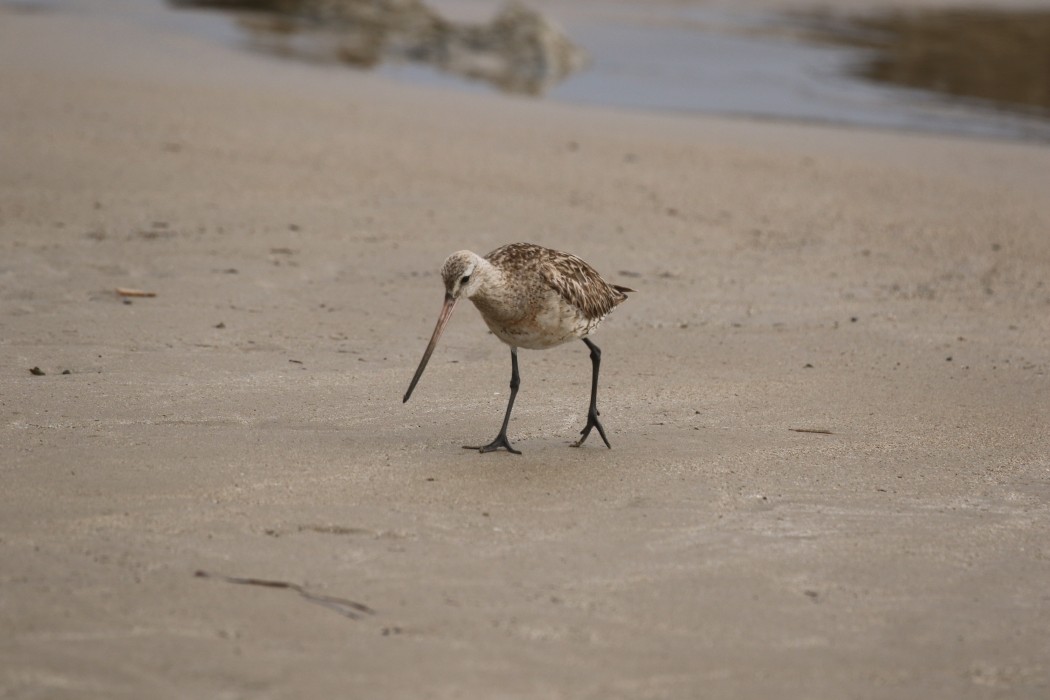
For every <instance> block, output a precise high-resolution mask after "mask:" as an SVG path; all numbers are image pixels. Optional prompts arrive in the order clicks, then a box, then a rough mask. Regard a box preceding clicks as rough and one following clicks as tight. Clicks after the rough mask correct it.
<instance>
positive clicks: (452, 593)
mask: <svg viewBox="0 0 1050 700" xmlns="http://www.w3.org/2000/svg"><path fill="white" fill-rule="evenodd" d="M554 6H555V3H545V4H542V5H541V7H544V8H552V7H554ZM164 17H165V15H163V14H162V13H160V12H158V8H156V7H153V6H147V5H143V4H142V3H137V2H132V1H131V0H90V2H85V3H83V4H81V5H74V6H65V5H62V6H58V7H51V8H49V7H48V6H46V5H45V6H44V7H43V8H37V9H32V10H30V9H25V8H23V9H19V8H18V7H17V6H14V5H3V6H0V85H3V86H4V90H3V93H4V94H3V97H2V99H0V371H2V375H3V380H2V384H0V483H2V484H3V488H2V489H0V629H2V630H3V632H4V634H3V635H2V639H0V697H4V698H143V697H150V698H220V697H221V698H291V697H295V698H330V697H351V698H421V697H423V698H687V697H705V698H752V697H779V698H800V699H801V698H829V699H830V698H843V697H852V698H895V699H900V698H931V697H937V698H1041V697H1045V696H1046V694H1047V692H1050V690H1048V689H1050V589H1048V587H1047V581H1050V437H1048V435H1050V433H1048V431H1047V429H1046V426H1047V419H1048V417H1050V342H1048V340H1050V235H1048V231H1050V197H1047V182H1048V173H1050V148H1047V146H1046V145H1045V144H1033V143H1023V142H1013V141H1006V140H989V139H977V138H958V137H951V136H938V135H932V134H911V133H902V132H893V131H883V130H866V129H857V128H838V127H833V126H820V125H807V124H799V123H781V122H777V121H772V120H748V119H730V118H714V117H709V116H704V115H663V114H657V113H647V112H641V111H630V110H603V109H600V108H592V107H584V106H572V105H566V104H558V103H554V102H549V101H542V100H534V99H528V98H520V97H506V96H501V95H497V94H494V93H491V94H490V93H482V92H469V93H459V92H452V91H446V90H443V89H439V88H434V87H426V86H416V85H409V84H405V83H402V82H397V81H391V80H387V79H385V78H384V77H383V76H380V75H376V74H374V73H368V72H360V71H353V70H348V69H346V68H342V67H339V66H326V65H322V66H317V65H310V64H308V63H304V62H296V61H285V60H281V59H280V58H279V57H275V56H267V55H259V54H256V53H251V52H247V51H242V50H239V49H238V48H237V47H235V46H231V45H228V44H225V43H223V42H218V41H212V40H210V39H209V38H208V37H207V36H204V35H200V34H194V33H191V32H185V31H182V28H181V26H179V22H180V21H189V20H178V21H176V20H171V22H173V23H170V24H169V21H168V20H166V19H164ZM513 241H529V242H533V243H538V244H542V245H546V246H550V247H552V248H556V249H559V250H565V251H569V252H572V253H575V254H577V255H579V256H581V257H582V258H584V259H585V260H587V261H588V262H590V263H591V264H592V265H594V267H595V268H596V269H597V270H598V271H599V272H601V273H602V275H603V276H604V277H605V278H606V279H607V280H609V281H610V282H612V283H615V284H620V285H624V286H628V287H631V288H632V289H634V290H636V293H634V294H631V295H630V298H629V300H628V301H627V302H625V303H624V304H623V305H622V306H620V307H619V308H617V309H616V310H615V312H614V313H613V314H612V315H611V316H610V317H609V318H608V319H607V320H606V321H605V322H604V324H603V325H602V327H601V329H600V330H599V331H598V332H597V333H596V334H595V335H594V336H593V340H594V342H595V343H596V344H597V345H599V346H600V347H601V349H602V353H603V354H602V374H601V384H600V389H599V397H598V398H599V407H600V409H601V416H602V421H603V423H604V425H605V427H606V430H607V433H608V436H609V440H610V442H611V444H612V449H607V448H606V447H604V445H602V444H601V441H600V440H598V439H596V438H597V436H592V438H591V440H589V441H588V443H587V444H586V445H585V446H584V447H582V448H579V449H574V448H573V447H571V443H572V442H573V440H574V439H575V438H576V436H577V433H578V432H579V430H580V429H581V428H582V427H583V424H584V421H585V420H586V408H587V399H588V392H589V388H590V370H591V365H590V360H589V359H588V355H587V349H586V347H585V346H584V345H583V344H582V343H579V342H574V343H569V344H567V345H563V346H560V347H558V348H555V349H552V350H549V351H545V352H536V351H526V350H522V351H521V352H520V353H519V355H520V357H519V360H520V364H521V382H522V383H521V390H520V393H519V394H518V396H517V403H516V405H515V410H514V416H513V420H512V421H511V423H510V431H509V432H510V437H511V439H512V440H513V441H514V444H515V446H516V447H517V448H518V449H520V450H522V452H523V454H522V455H521V456H517V455H512V454H508V453H506V452H497V453H492V454H485V455H481V454H478V453H477V452H475V451H468V450H464V449H462V445H472V444H484V443H485V442H488V441H489V440H490V439H491V438H492V437H493V436H494V435H495V434H496V432H497V430H498V428H499V421H500V420H501V418H502V415H503V410H504V407H505V405H506V400H507V392H508V388H507V383H508V381H509V370H510V367H509V364H510V363H509V354H510V353H509V352H508V350H507V347H506V346H505V345H503V344H502V343H501V342H499V341H498V340H497V339H496V338H495V336H493V335H491V334H490V333H489V332H488V329H487V328H486V327H485V325H484V323H483V321H482V320H481V318H480V316H479V315H478V313H477V312H476V311H475V310H474V309H473V308H471V307H470V305H467V304H461V308H459V310H458V311H457V313H456V315H455V316H454V317H453V319H452V321H451V323H450V325H449V327H448V329H447V330H446V332H445V336H444V338H443V340H442V343H441V345H439V347H438V349H437V351H436V352H435V354H434V356H433V358H432V359H431V361H430V365H429V368H428V369H427V372H426V374H425V375H424V376H423V378H422V380H421V382H420V384H419V386H418V387H417V388H416V390H415V393H414V395H413V397H412V400H411V401H409V402H408V403H402V395H403V394H404V391H405V389H406V387H407V385H408V382H409V380H410V379H411V376H412V372H413V371H414V370H415V367H416V364H417V363H418V362H419V359H420V356H421V354H422V352H423V349H424V347H425V345H426V342H427V340H428V339H429V337H430V333H431V331H432V329H433V326H434V322H435V320H436V318H437V314H438V311H439V309H440V307H441V301H442V296H443V293H444V290H443V288H442V282H441V277H440V266H441V263H442V261H443V260H444V259H445V257H446V256H447V255H448V254H449V253H452V252H453V251H456V250H460V249H471V250H474V251H476V252H478V253H480V254H484V253H486V252H488V251H490V250H492V249H494V248H496V247H497V246H499V245H502V244H504V243H509V242H513ZM118 289H121V290H124V292H123V293H122V294H121V293H118V292H117V290H118ZM139 293H145V294H151V295H154V296H139V295H138V294H139ZM34 368H36V369H37V370H38V371H37V372H36V373H32V372H31V371H30V370H31V369H34ZM224 577H225V578H224Z"/></svg>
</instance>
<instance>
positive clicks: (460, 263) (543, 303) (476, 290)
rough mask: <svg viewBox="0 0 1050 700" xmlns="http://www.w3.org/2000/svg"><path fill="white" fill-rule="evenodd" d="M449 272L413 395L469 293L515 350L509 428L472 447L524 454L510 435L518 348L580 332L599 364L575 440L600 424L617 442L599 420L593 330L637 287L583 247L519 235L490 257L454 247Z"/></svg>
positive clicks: (600, 429) (446, 270)
mask: <svg viewBox="0 0 1050 700" xmlns="http://www.w3.org/2000/svg"><path fill="white" fill-rule="evenodd" d="M441 278H442V280H443V281H444V283H445V303H444V305H443V306H442V308H441V314H440V315H439V316H438V322H437V325H436V326H435V327H434V333H433V335H432V336H431V338H430V343H429V344H428V345H427V349H426V351H425V352H424V353H423V359H422V360H420V362H419V367H418V368H417V369H416V373H415V375H414V376H413V377H412V383H411V384H409V387H408V391H407V392H405V398H404V400H405V401H408V399H409V397H411V396H412V391H413V390H414V389H415V387H416V383H417V382H418V381H419V378H420V377H421V376H422V375H423V370H424V369H425V368H426V366H427V362H428V361H429V360H430V355H431V354H432V353H433V352H434V348H435V347H436V346H437V341H438V338H439V337H440V336H441V332H442V331H443V330H444V328H445V325H446V324H447V323H448V320H449V318H451V316H452V311H453V310H454V309H455V307H456V303H457V302H458V301H459V300H460V299H461V298H462V297H466V298H468V299H470V300H471V301H472V302H473V303H474V306H476V307H477V309H478V311H480V312H481V317H482V318H483V319H484V320H485V323H486V325H488V327H489V329H490V330H491V331H492V332H493V333H494V334H495V335H496V336H497V337H498V338H499V339H500V340H502V341H503V342H504V343H506V344H507V345H509V346H510V352H511V382H510V389H511V391H510V399H509V401H508V402H507V412H506V414H505V415H504V417H503V428H502V429H501V430H500V433H499V435H498V436H497V437H496V439H495V440H493V441H492V442H491V443H489V444H488V445H484V446H483V447H478V448H473V447H472V448H469V449H478V450H480V451H481V452H491V451H493V450H497V449H499V448H501V447H502V448H504V449H506V450H507V451H508V452H513V453H515V454H520V452H518V451H517V450H515V449H514V448H513V447H511V445H510V441H509V440H508V439H507V424H508V423H509V422H510V413H511V409H512V408H513V406H514V397H515V396H516V395H517V393H518V386H519V384H520V378H519V375H518V348H528V349H534V350H539V349H544V348H550V347H554V346H555V345H560V344H562V343H565V342H568V341H570V340H574V339H581V340H583V342H584V343H586V344H587V347H588V348H590V351H591V364H592V370H593V371H592V377H591V403H590V408H589V410H588V415H587V425H586V426H585V427H584V429H583V430H582V431H580V432H581V437H580V439H579V440H578V441H576V443H575V446H576V447H579V446H580V445H582V444H583V442H584V440H586V439H587V436H588V435H589V434H590V432H591V428H598V434H599V435H601V437H602V440H603V441H605V444H606V446H609V447H611V445H609V440H608V438H606V436H605V429H604V428H603V427H602V424H601V422H600V421H599V420H598V409H597V393H598V369H599V365H600V362H601V350H599V349H598V346H597V345H595V344H594V343H592V342H591V341H590V340H589V339H588V338H587V336H588V335H590V334H591V333H593V332H594V331H595V329H597V328H598V325H599V324H600V323H601V322H602V320H603V319H604V318H605V317H606V316H608V315H609V313H610V312H611V311H612V310H613V309H614V308H615V307H616V306H618V305H619V304H621V303H623V302H624V301H625V300H626V299H627V292H633V291H634V290H633V289H628V288H627V287H621V286H618V285H615V284H609V283H608V282H606V281H605V280H603V279H602V278H601V275H599V274H598V273H597V272H596V271H595V270H594V268H593V267H591V266H590V265H588V264H587V263H586V262H584V261H583V260H581V259H580V258H578V257H576V256H575V255H570V254H569V253H563V252H561V251H557V250H551V249H550V248H544V247H543V246H538V245H533V244H531V243H511V244H509V245H505V246H503V247H501V248H497V249H496V250H494V251H492V252H491V253H489V254H488V255H486V256H485V257H481V256H479V255H477V254H476V253H472V252H470V251H469V250H461V251H459V252H457V253H453V254H452V255H450V256H449V257H448V258H447V259H446V260H445V263H444V265H443V266H442V268H441Z"/></svg>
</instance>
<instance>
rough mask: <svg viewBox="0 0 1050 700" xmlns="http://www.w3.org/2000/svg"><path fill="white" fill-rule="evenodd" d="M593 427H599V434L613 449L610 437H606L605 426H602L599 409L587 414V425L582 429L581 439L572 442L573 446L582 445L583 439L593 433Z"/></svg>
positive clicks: (607, 445) (606, 444)
mask: <svg viewBox="0 0 1050 700" xmlns="http://www.w3.org/2000/svg"><path fill="white" fill-rule="evenodd" d="M591 428H597V429H598V434H599V435H601V436H602V441H603V442H604V443H605V446H606V447H608V448H609V449H610V450H611V449H612V445H610V444H609V438H607V437H605V428H603V427H602V422H601V421H600V420H598V411H597V410H593V411H590V412H589V413H588V414H587V425H585V426H584V427H583V430H581V431H580V439H579V440H577V441H576V442H574V443H572V446H573V447H582V446H583V441H584V440H586V439H587V436H588V435H590V434H591Z"/></svg>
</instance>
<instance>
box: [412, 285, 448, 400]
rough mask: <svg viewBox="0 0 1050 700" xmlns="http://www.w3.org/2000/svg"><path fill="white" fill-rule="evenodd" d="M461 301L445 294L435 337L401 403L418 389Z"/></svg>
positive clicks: (431, 338)
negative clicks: (442, 333) (442, 334)
mask: <svg viewBox="0 0 1050 700" xmlns="http://www.w3.org/2000/svg"><path fill="white" fill-rule="evenodd" d="M457 301H459V300H458V299H456V298H455V297H453V296H452V295H451V294H449V293H447V292H446V293H445V303H444V305H443V306H442V307H441V314H440V315H439V316H438V320H437V325H436V326H434V335H432V336H430V343H429V344H428V345H427V349H426V351H425V352H424V353H423V359H422V360H420V361H419V367H417V368H416V374H415V376H413V377H412V383H411V384H409V385H408V391H406V392H405V398H404V399H402V401H401V403H405V402H406V401H408V399H409V397H411V396H412V390H413V389H415V388H416V383H417V382H418V381H419V378H420V377H422V376H423V370H425V369H426V368H427V362H429V361H430V356H431V355H432V354H433V353H434V348H435V347H436V346H437V342H438V338H440V337H441V331H443V330H445V326H446V325H447V324H448V320H449V319H450V318H452V310H453V309H455V308H456V302H457Z"/></svg>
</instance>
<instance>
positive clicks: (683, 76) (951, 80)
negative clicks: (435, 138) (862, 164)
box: [19, 0, 1050, 142]
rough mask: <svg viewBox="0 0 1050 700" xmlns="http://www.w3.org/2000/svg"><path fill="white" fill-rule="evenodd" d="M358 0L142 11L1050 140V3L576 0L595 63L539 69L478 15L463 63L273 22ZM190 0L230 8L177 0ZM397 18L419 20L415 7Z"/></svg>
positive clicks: (244, 36) (418, 68) (792, 109)
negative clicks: (736, 5)
mask: <svg viewBox="0 0 1050 700" xmlns="http://www.w3.org/2000/svg"><path fill="white" fill-rule="evenodd" d="M67 1H68V2H70V3H72V2H73V0H20V3H19V4H20V5H21V6H24V7H31V6H46V7H48V8H52V9H54V8H59V9H60V8H61V7H63V6H64V5H65V4H66V2H67ZM353 1H354V0H333V1H330V2H326V1H325V0H167V1H166V2H165V0H143V7H144V8H145V7H146V6H152V7H154V8H156V7H158V5H159V6H161V7H163V10H162V12H163V13H165V14H166V16H168V17H169V19H170V21H171V24H172V26H176V27H178V28H179V29H180V30H183V31H192V32H194V33H197V34H198V35H204V36H207V37H209V38H210V39H212V40H214V41H223V42H227V43H236V44H238V45H241V46H245V47H247V48H250V49H253V50H264V51H269V52H271V53H278V54H280V55H283V56H286V57H289V58H297V59H305V60H313V61H317V60H321V61H340V62H343V63H347V64H348V65H351V66H353V67H354V68H355V69H369V70H374V71H376V72H379V73H381V74H384V75H386V76H388V77H390V78H391V79H394V80H398V81H405V82H411V83H425V84H432V85H433V84H436V85H441V86H444V87H448V88H450V89H457V90H471V91H478V90H491V89H493V88H495V89H497V90H503V91H508V92H516V93H524V94H528V95H532V96H541V95H542V96H545V97H546V98H547V99H553V100H558V101H562V102H570V103H582V104H592V105H598V106H606V107H613V108H627V109H645V110H657V111H674V112H687V113H689V112H693V113H706V114H720V115H735V116H743V117H749V118H763V119H787V120H796V121H806V122H824V123H835V124H842V125H854V126H866V127H876V128H887V129H900V130H918V131H932V132H939V133H950V134H961V135H969V136H981V137H994V138H1008V139H1020V140H1029V141H1038V142H1050V10H1047V11H1026V12H993V11H990V10H966V11H962V10H941V11H924V12H894V13H889V14H882V15H866V16H853V17H848V16H843V15H838V14H827V13H824V14H820V13H811V14H799V13H795V14H774V13H767V12H756V11H748V10H743V9H731V10H724V9H723V10H715V9H711V8H710V7H709V6H706V5H700V6H697V5H692V4H689V3H666V4H665V3H652V4H650V3H636V2H635V3H632V2H622V3H618V2H616V1H615V0H609V2H603V3H595V4H594V5H593V6H592V5H591V4H586V3H581V4H580V5H579V6H577V5H575V4H573V3H565V5H564V9H565V11H566V17H565V18H558V17H554V18H551V19H554V20H555V25H554V29H555V30H556V29H557V27H558V25H559V24H560V26H561V27H562V28H564V30H565V33H566V35H567V37H568V41H567V42H566V46H572V45H575V46H578V47H582V49H583V51H584V52H585V53H586V55H587V60H586V62H583V61H579V60H577V57H576V56H575V55H573V54H572V51H574V49H569V48H566V46H561V47H560V48H559V49H558V50H559V51H561V52H562V54H561V56H562V58H560V59H558V60H560V61H561V63H560V64H559V63H558V61H557V60H555V61H551V60H546V59H544V58H543V57H542V56H541V57H540V59H539V61H538V63H536V64H535V65H533V66H532V68H527V69H522V68H521V66H520V65H516V64H520V63H521V61H517V60H515V59H516V58H522V60H536V58H537V57H536V55H535V52H532V53H530V51H529V50H525V51H522V50H521V48H520V45H519V46H518V48H516V49H513V50H508V51H504V52H502V53H500V48H499V41H498V40H497V41H489V43H488V44H487V45H485V46H482V48H483V49H484V50H483V51H482V52H481V53H478V54H477V55H472V54H471V51H472V50H473V48H474V45H480V44H485V41H487V40H488V35H485V34H484V33H480V34H479V33H477V32H476V31H475V29H476V26H478V25H469V24H467V23H451V22H450V23H449V24H451V25H454V26H453V28H452V29H451V30H450V31H451V33H452V34H453V35H454V37H459V39H456V41H458V42H459V43H458V44H457V43H454V44H453V45H452V46H453V52H455V53H456V56H455V57H454V59H455V60H450V59H449V55H450V50H449V48H448V46H447V45H444V46H438V47H437V48H435V44H434V42H433V41H432V40H431V38H430V34H426V35H422V36H423V39H422V40H421V42H420V43H419V44H417V45H413V44H412V41H411V39H412V37H411V36H410V37H409V40H406V39H405V36H404V34H401V35H398V34H397V33H396V31H394V32H391V30H390V28H389V27H383V26H381V24H377V23H375V22H373V24H372V25H370V26H372V27H373V28H372V29H369V28H368V27H365V28H364V29H365V30H366V31H362V27H361V26H360V25H361V23H360V22H357V21H355V22H352V23H349V24H347V23H345V22H344V24H343V26H342V27H339V28H333V27H332V26H324V20H323V18H322V19H321V20H320V21H318V18H317V16H315V15H310V16H309V17H308V19H309V20H310V21H311V22H313V24H312V25H310V26H309V27H308V29H307V30H304V29H303V25H302V24H295V23H290V22H288V21H285V20H284V19H281V18H280V17H278V21H276V22H274V21H273V17H274V16H277V15H278V14H279V12H283V13H284V15H282V16H283V17H287V15H288V10H287V8H288V7H290V6H291V7H294V8H301V7H306V8H308V13H312V12H314V9H313V8H316V7H329V6H331V5H332V4H338V3H340V2H350V3H352V2H353ZM187 2H188V3H191V4H192V3H200V2H204V3H209V4H213V5H222V6H225V9H224V10H222V11H214V10H211V11H202V10H187V9H180V8H179V7H177V6H179V5H182V4H185V3H187ZM384 3H385V4H388V5H394V6H399V5H406V6H413V5H419V6H422V7H423V11H424V14H425V16H424V17H423V19H424V20H426V21H435V20H433V18H435V17H436V18H437V20H436V21H437V22H439V23H441V22H445V15H444V11H445V10H449V9H452V8H453V7H455V6H456V5H457V4H459V5H462V3H461V1H460V0H429V1H428V2H426V4H425V5H423V4H422V3H420V2H418V0H383V2H375V3H372V4H376V5H383V4H384ZM365 4H366V5H367V4H369V3H365ZM246 6H250V7H251V9H252V10H254V14H252V15H250V17H249V19H248V21H246V19H245V18H246V15H245V14H243V13H240V12H233V11H230V10H231V9H238V10H239V9H243V8H244V7H246ZM479 7H483V8H484V9H487V10H489V11H490V17H491V16H492V15H493V14H494V13H495V12H496V10H497V9H498V8H497V5H496V4H495V3H493V4H492V5H491V6H488V5H484V6H482V5H476V7H475V8H474V9H478V8H479ZM274 8H278V11H279V12H278V11H275V10H274ZM417 9H418V8H417ZM268 12H269V13H272V14H270V15H267V14H266V13H268ZM392 16H394V17H396V18H399V19H396V20H395V21H398V22H402V23H404V22H405V20H404V15H403V13H394V14H393V15H392ZM268 17H269V19H267V18H268ZM484 19H485V18H483V20H484ZM559 19H561V21H560V22H558V21H557V20H559ZM260 20H263V21H260ZM267 21H269V22H270V25H269V27H270V28H269V29H268V28H267V26H268V25H267ZM370 21H372V20H370ZM490 24H491V23H490ZM442 26H443V25H442ZM443 31H444V29H443ZM369 32H372V33H373V34H374V33H379V34H381V35H382V38H383V39H384V40H386V41H387V42H388V46H389V49H390V50H387V51H385V52H383V51H376V50H374V49H375V47H374V46H373V45H372V44H373V42H372V41H371V40H370V38H369V37H370V34H369ZM472 32H473V33H472ZM409 33H410V34H411V32H409ZM508 34H513V32H510V33H508V32H505V31H504V32H503V33H502V34H501V33H500V32H496V36H497V39H498V37H499V36H506V35H508ZM348 36H352V37H353V39H352V41H350V42H348V41H347V40H346V37H348ZM390 36H393V37H394V39H393V40H390V39H389V37H390ZM463 37H465V38H466V39H465V40H461V39H462V38H463ZM479 37H482V38H483V39H485V41H483V40H482V39H479ZM518 38H520V37H518ZM541 43H542V42H541ZM347 46H352V47H355V48H354V50H351V51H348V50H347ZM358 48H360V49H361V50H358ZM362 51H364V52H365V53H362ZM486 52H488V53H486ZM365 54H367V55H365ZM566 56H567V58H566ZM545 60H546V62H545ZM501 65H502V68H501V67H500V66H501ZM443 71H444V72H443ZM464 75H467V76H473V79H470V78H466V77H463V76H464ZM508 76H509V77H508ZM479 79H480V80H479ZM484 81H487V82H484Z"/></svg>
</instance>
